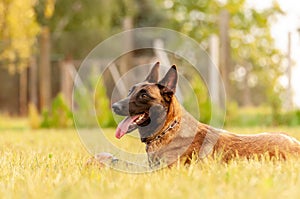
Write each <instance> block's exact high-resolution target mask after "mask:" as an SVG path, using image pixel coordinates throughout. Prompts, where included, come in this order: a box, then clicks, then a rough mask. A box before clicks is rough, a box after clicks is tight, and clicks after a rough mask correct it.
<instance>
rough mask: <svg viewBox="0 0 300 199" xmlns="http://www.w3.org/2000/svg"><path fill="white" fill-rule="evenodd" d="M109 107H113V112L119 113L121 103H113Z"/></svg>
mask: <svg viewBox="0 0 300 199" xmlns="http://www.w3.org/2000/svg"><path fill="white" fill-rule="evenodd" d="M111 108H112V109H113V111H114V112H115V113H119V112H120V111H121V109H122V107H121V105H120V104H119V103H113V105H112V106H111Z"/></svg>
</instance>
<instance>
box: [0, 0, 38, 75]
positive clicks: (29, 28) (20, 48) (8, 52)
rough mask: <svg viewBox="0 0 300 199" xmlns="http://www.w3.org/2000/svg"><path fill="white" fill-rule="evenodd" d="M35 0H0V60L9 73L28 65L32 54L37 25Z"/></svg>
mask: <svg viewBox="0 0 300 199" xmlns="http://www.w3.org/2000/svg"><path fill="white" fill-rule="evenodd" d="M34 3H35V0H2V1H0V41H1V43H0V49H1V50H0V62H1V63H2V64H1V65H3V66H4V67H5V68H6V69H7V70H8V71H9V72H10V73H11V74H14V73H15V72H22V71H23V70H24V69H25V68H26V67H28V64H29V61H30V58H31V55H32V54H34V53H35V52H34V49H35V48H34V46H35V43H36V35H37V34H38V33H39V30H40V28H39V25H38V23H37V22H36V20H35V13H34V10H33V5H34Z"/></svg>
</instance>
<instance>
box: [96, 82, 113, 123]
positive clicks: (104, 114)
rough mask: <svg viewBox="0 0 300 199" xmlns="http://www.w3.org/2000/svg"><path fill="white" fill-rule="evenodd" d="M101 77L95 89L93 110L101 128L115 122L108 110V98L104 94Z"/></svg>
mask: <svg viewBox="0 0 300 199" xmlns="http://www.w3.org/2000/svg"><path fill="white" fill-rule="evenodd" d="M106 94H107V93H106V89H105V85H104V84H103V79H102V78H100V79H99V81H98V84H97V86H96V91H95V109H96V110H95V111H96V114H97V119H98V122H99V125H100V126H101V127H102V128H107V127H115V126H116V122H115V120H114V118H113V115H112V112H111V110H110V100H109V98H108V97H107V95H106Z"/></svg>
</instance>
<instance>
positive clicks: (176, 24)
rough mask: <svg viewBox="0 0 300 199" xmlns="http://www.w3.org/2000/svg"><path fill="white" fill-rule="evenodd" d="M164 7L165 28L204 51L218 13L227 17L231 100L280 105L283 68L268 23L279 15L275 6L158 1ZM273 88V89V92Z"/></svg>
mask: <svg viewBox="0 0 300 199" xmlns="http://www.w3.org/2000/svg"><path fill="white" fill-rule="evenodd" d="M158 2H159V3H161V4H162V5H164V7H165V9H166V12H167V14H168V17H169V21H168V24H169V27H173V28H175V29H176V30H178V31H180V32H183V33H185V34H188V35H189V36H191V37H193V38H194V39H196V40H197V41H198V42H200V43H201V44H202V45H203V46H204V47H205V48H208V37H209V36H210V35H211V34H219V26H218V25H217V24H218V22H219V13H220V12H221V10H224V9H225V10H227V11H228V12H229V16H230V22H229V39H230V54H231V56H232V64H231V66H230V67H229V68H227V69H226V70H227V71H228V75H229V78H230V90H231V94H232V97H231V99H232V100H235V101H237V102H238V103H239V104H240V105H251V104H252V105H261V104H264V103H268V104H271V106H272V107H273V108H274V109H277V107H278V106H280V103H278V102H280V100H279V99H280V91H282V88H281V85H280V83H279V78H280V77H281V76H282V74H283V72H284V71H285V69H286V65H285V59H284V54H283V53H282V52H280V51H279V50H278V49H276V47H275V45H274V39H273V38H272V36H271V32H270V28H271V23H272V22H273V21H274V20H275V19H276V16H278V15H280V14H282V13H283V12H282V10H281V9H280V7H279V5H278V4H277V3H273V5H272V6H271V7H270V8H267V9H264V10H260V11H258V10H255V9H253V8H249V7H246V5H245V4H246V3H245V2H246V1H245V0H228V1H226V2H224V3H221V2H220V1H218V0H195V1H180V0H175V1H168V0H164V1H158ZM274 88H275V89H274Z"/></svg>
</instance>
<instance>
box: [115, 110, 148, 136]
mask: <svg viewBox="0 0 300 199" xmlns="http://www.w3.org/2000/svg"><path fill="white" fill-rule="evenodd" d="M149 119H150V118H149V113H146V112H145V113H141V114H138V115H134V116H127V117H126V118H125V119H124V120H122V121H121V122H120V123H119V125H118V127H117V130H116V138H118V139H120V138H121V137H123V136H124V135H125V134H127V133H130V132H132V131H134V130H135V129H137V128H138V126H145V125H147V124H148V123H149Z"/></svg>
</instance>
